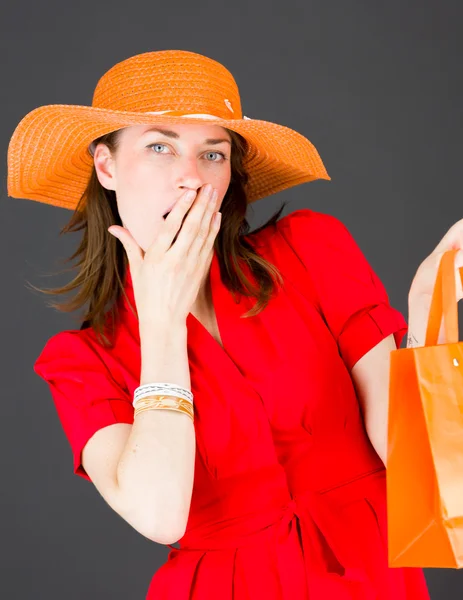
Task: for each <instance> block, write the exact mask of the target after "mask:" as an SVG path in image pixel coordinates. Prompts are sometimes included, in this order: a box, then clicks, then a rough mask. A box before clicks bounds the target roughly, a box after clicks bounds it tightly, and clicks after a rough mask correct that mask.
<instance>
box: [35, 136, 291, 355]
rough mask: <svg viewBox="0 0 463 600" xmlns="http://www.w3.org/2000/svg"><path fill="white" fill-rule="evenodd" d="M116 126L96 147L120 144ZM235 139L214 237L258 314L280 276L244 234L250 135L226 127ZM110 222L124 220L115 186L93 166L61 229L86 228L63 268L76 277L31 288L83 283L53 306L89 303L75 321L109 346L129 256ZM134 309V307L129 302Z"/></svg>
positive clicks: (223, 269)
mask: <svg viewBox="0 0 463 600" xmlns="http://www.w3.org/2000/svg"><path fill="white" fill-rule="evenodd" d="M120 131H122V130H121V129H118V130H117V131H113V132H111V133H109V134H106V135H104V136H102V137H100V138H98V139H97V140H95V141H94V142H93V144H92V146H93V147H96V144H98V143H104V144H106V145H107V146H108V148H109V149H110V151H111V152H115V151H116V150H117V147H118V141H119V132H120ZM227 131H228V133H229V134H230V136H231V139H232V146H231V156H230V160H231V180H230V185H229V187H228V190H227V193H226V194H225V197H224V199H223V201H222V205H221V212H222V221H221V226H220V230H219V233H218V234H217V237H216V240H215V242H214V243H215V248H216V252H217V257H218V260H219V264H220V273H221V277H222V280H223V282H224V284H225V286H226V287H227V288H228V289H229V290H230V291H231V292H232V293H233V295H234V297H235V298H236V296H235V293H236V292H238V293H241V294H244V295H245V296H248V297H249V296H253V297H255V298H257V302H256V304H255V306H254V307H253V308H252V309H251V310H250V311H249V312H248V313H246V314H245V315H243V316H242V317H243V318H246V317H250V316H254V315H255V314H257V313H259V312H260V311H261V310H263V309H264V308H265V306H266V305H267V304H268V302H269V300H270V298H271V296H272V294H273V291H274V282H273V278H272V276H274V277H275V278H276V279H277V280H278V281H279V282H280V283H281V282H282V277H281V274H280V272H279V271H278V269H277V268H276V266H275V265H273V264H272V263H270V262H269V261H267V260H265V259H264V258H263V257H262V256H260V255H259V254H257V253H256V251H255V250H254V248H253V247H252V245H250V244H249V242H248V241H247V240H245V239H244V237H243V236H245V235H247V234H248V233H249V230H250V226H249V223H248V221H247V220H246V218H245V215H246V208H247V204H248V203H247V200H246V193H245V185H246V182H247V180H248V175H247V173H246V171H245V169H244V168H243V157H244V156H245V154H246V151H247V143H246V140H245V139H244V138H243V137H242V136H241V135H239V134H238V133H236V132H234V131H231V130H229V129H227ZM285 206H286V203H285V202H284V203H283V204H282V206H281V207H280V208H279V209H278V210H277V212H275V213H274V214H273V215H272V216H271V218H270V219H269V220H268V221H267V222H265V223H264V224H263V225H261V226H260V227H259V228H258V229H256V230H254V231H253V232H251V233H252V234H255V233H257V232H259V231H261V230H262V229H264V228H265V227H268V226H271V225H273V224H274V223H276V221H277V220H278V217H279V216H280V214H281V212H282V210H283V209H284V207H285ZM111 225H121V226H122V222H121V218H120V216H119V212H118V210H117V203H116V196H115V192H114V191H113V190H107V189H106V188H104V187H103V186H102V185H101V184H100V182H99V180H98V177H97V175H96V171H95V168H93V170H92V173H91V175H90V178H89V181H88V184H87V187H86V189H85V191H84V193H83V194H82V196H81V199H80V201H79V203H78V205H77V207H76V210H75V211H74V213H73V214H72V216H71V219H70V220H69V222H68V223H67V224H66V225H65V226H64V227H63V229H62V230H61V231H60V235H61V234H63V233H70V232H75V231H80V230H83V232H84V233H83V236H82V239H81V241H80V244H79V246H78V248H77V250H76V251H75V252H74V254H73V255H72V256H70V257H69V258H67V259H65V261H64V262H65V263H68V262H69V261H71V260H73V259H74V258H77V257H79V259H78V261H77V265H76V266H73V267H71V268H70V269H64V271H61V272H67V271H69V270H71V271H73V270H75V269H78V273H77V275H76V277H75V278H74V279H73V280H72V281H70V282H69V283H68V284H66V285H64V286H63V287H58V288H48V289H40V288H37V287H35V286H33V285H32V284H31V285H32V287H33V288H34V289H35V290H37V291H39V292H42V293H44V294H48V295H62V294H65V293H67V292H70V291H73V290H75V289H77V288H80V289H79V291H78V292H77V293H76V294H75V296H74V297H73V298H72V299H71V300H69V301H67V302H62V303H55V302H49V303H47V304H48V306H49V307H51V308H55V309H57V310H58V311H61V312H73V311H75V310H77V309H78V308H80V307H81V306H83V305H84V304H85V303H86V302H87V301H88V302H89V306H88V310H87V312H86V313H85V314H84V317H83V319H81V318H80V319H79V317H77V320H78V322H79V325H80V324H81V327H80V328H81V329H83V328H84V327H92V328H93V330H94V332H95V334H96V335H97V337H98V338H99V340H100V343H102V344H103V345H104V346H106V345H111V342H110V341H109V339H108V338H107V337H106V335H105V327H106V324H107V323H106V320H107V318H108V315H109V316H110V317H111V320H112V324H113V332H114V324H115V322H117V320H118V316H119V311H118V302H117V301H118V299H119V298H120V296H121V295H122V294H123V295H124V296H125V297H126V294H125V292H124V284H123V281H124V276H125V271H126V268H127V265H128V259H127V255H126V252H125V249H124V247H123V246H122V243H121V242H120V241H119V240H118V239H117V238H115V237H114V236H112V235H111V234H110V233H109V232H108V227H110V226H111ZM240 259H241V260H244V261H245V262H246V263H247V264H248V266H249V268H250V270H251V272H252V274H253V276H254V277H255V278H256V281H257V289H256V288H254V287H253V286H252V285H251V283H250V282H249V280H248V279H247V278H246V276H245V275H244V273H243V271H242V270H241V269H240V267H239V262H238V261H239V260H240ZM130 308H131V309H132V311H133V312H134V315H135V314H136V313H135V308H134V307H132V306H130Z"/></svg>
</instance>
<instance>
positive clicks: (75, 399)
mask: <svg viewBox="0 0 463 600" xmlns="http://www.w3.org/2000/svg"><path fill="white" fill-rule="evenodd" d="M104 352H105V350H104V349H103V348H102V347H101V350H98V349H97V348H96V347H95V345H94V343H93V342H91V341H89V338H88V337H86V336H84V335H83V333H82V332H79V331H76V332H74V331H65V332H60V333H58V334H57V335H55V336H53V337H52V338H50V339H49V340H48V342H47V343H46V344H45V347H44V348H43V350H42V352H41V354H40V355H39V357H38V358H37V360H36V362H35V363H34V371H35V372H36V373H37V375H39V376H40V377H42V379H44V380H45V381H46V382H47V383H48V385H49V388H50V392H51V395H52V399H53V401H54V404H55V407H56V411H57V413H58V417H59V420H60V422H61V425H62V428H63V430H64V433H65V435H66V437H67V439H68V442H69V444H70V446H71V450H72V454H73V467H74V473H75V474H76V475H79V476H81V477H83V478H84V479H87V480H88V481H91V479H90V477H89V476H88V475H87V473H86V471H85V470H84V468H83V466H82V449H83V447H84V446H85V444H86V443H87V441H88V440H89V439H90V438H91V437H92V435H93V434H94V433H95V432H96V431H98V430H99V429H101V428H103V427H106V426H107V425H111V424H113V423H133V406H132V402H131V397H130V396H129V394H128V392H127V391H126V390H125V389H124V384H123V382H121V381H120V380H119V381H118V380H117V379H116V378H115V377H116V376H117V375H116V373H117V369H116V365H114V364H108V361H106V360H105V354H104ZM113 360H114V359H113Z"/></svg>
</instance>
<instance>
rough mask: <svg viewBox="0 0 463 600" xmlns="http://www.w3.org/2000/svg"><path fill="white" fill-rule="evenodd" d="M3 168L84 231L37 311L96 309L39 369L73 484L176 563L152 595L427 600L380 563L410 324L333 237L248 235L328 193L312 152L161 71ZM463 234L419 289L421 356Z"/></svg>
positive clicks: (27, 130) (120, 90) (297, 217)
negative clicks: (399, 369)
mask: <svg viewBox="0 0 463 600" xmlns="http://www.w3.org/2000/svg"><path fill="white" fill-rule="evenodd" d="M8 169H9V170H8V190H9V194H10V195H11V196H13V197H18V198H29V199H32V200H37V201H39V202H44V203H48V204H52V205H56V206H61V207H65V208H68V209H71V210H73V211H74V212H73V214H72V218H71V221H70V223H69V224H68V225H67V227H66V228H65V231H76V230H83V237H82V241H81V244H80V246H79V248H78V250H77V252H76V254H75V255H74V257H79V264H78V273H77V275H76V277H75V278H74V279H73V281H71V283H69V284H68V285H67V286H66V287H64V288H61V289H58V290H45V291H46V293H49V294H50V293H53V294H56V293H65V292H69V291H72V290H75V289H79V291H78V293H77V294H76V296H75V298H74V299H73V300H72V301H71V302H69V303H68V304H67V305H64V306H62V305H56V304H53V305H52V306H55V307H57V308H59V309H60V310H68V311H69V310H75V309H77V308H79V307H81V306H83V305H84V304H85V303H87V302H88V310H87V312H86V313H85V316H84V319H83V323H82V324H81V326H80V327H79V328H77V329H75V330H69V331H62V332H60V333H58V334H56V335H54V336H53V337H51V338H50V339H49V340H48V342H47V343H46V345H45V347H44V349H43V351H42V352H41V354H40V356H39V357H38V359H37V361H36V363H35V366H34V368H35V371H36V373H37V374H39V375H40V376H41V377H43V379H45V380H46V381H47V382H48V384H49V386H50V390H51V394H52V396H53V399H54V402H55V403H56V409H57V412H58V415H59V417H60V419H61V422H62V425H63V429H64V431H65V433H66V435H67V437H68V439H69V443H70V445H71V448H72V451H73V457H74V472H75V473H76V474H77V475H79V476H81V477H84V478H86V479H88V480H89V481H91V482H93V484H94V485H95V487H96V488H97V490H98V492H99V493H100V494H101V495H102V497H103V498H104V499H105V501H106V502H107V503H108V504H109V506H111V508H113V509H114V510H115V511H116V512H117V513H118V514H119V515H121V517H122V518H124V519H125V520H126V521H127V522H128V523H129V524H130V525H131V526H132V527H134V528H135V529H136V530H137V531H139V532H140V533H141V534H142V535H144V536H146V537H147V538H149V539H151V540H153V541H155V542H158V543H161V544H167V545H169V546H170V547H171V551H170V554H169V559H168V560H167V561H166V563H165V564H164V565H162V567H161V568H160V569H159V570H158V571H157V572H156V573H155V574H154V576H153V579H152V581H151V584H150V585H149V590H148V595H147V598H148V599H151V598H152V599H156V600H171V599H172V600H173V599H174V598H175V599H176V600H187V599H198V600H205V599H206V598H214V599H220V600H226V599H232V598H233V599H239V600H242V599H243V600H244V599H246V600H247V599H253V600H254V599H256V600H257V599H261V598H265V599H266V600H272V599H284V600H289V599H291V600H303V599H309V598H310V600H327V599H331V598H333V599H336V600H348V599H349V600H351V599H352V600H353V599H355V600H373V599H377V600H386V599H394V600H405V599H407V600H412V599H413V600H419V599H426V598H428V597H429V596H428V592H427V589H426V583H425V578H424V575H423V572H422V570H420V569H391V568H389V567H388V562H387V528H386V487H385V473H386V470H385V462H386V423H387V391H388V371H389V353H390V352H391V350H393V349H395V348H397V347H398V346H399V345H400V343H401V340H402V338H403V336H404V335H405V333H406V331H407V323H406V322H405V319H404V318H403V316H402V315H401V314H400V313H399V312H398V311H397V310H396V309H394V308H393V307H391V306H390V304H389V301H388V296H387V294H386V291H385V288H384V286H383V285H382V283H381V281H380V279H379V278H378V277H377V275H376V274H375V272H374V271H373V270H372V268H371V267H370V265H369V263H368V262H367V260H366V258H365V257H364V255H363V254H362V252H361V250H360V248H359V247H358V245H357V244H356V242H355V240H354V239H353V238H352V236H351V235H350V233H349V231H348V230H347V228H346V227H345V226H344V225H343V224H342V222H341V221H339V220H338V219H337V218H335V217H333V216H330V215H327V214H324V213H320V212H316V211H313V210H310V209H302V210H297V211H295V212H294V213H292V214H290V215H287V216H285V217H283V218H281V219H280V220H278V217H279V215H280V213H281V210H282V209H280V210H279V211H278V212H277V213H276V214H275V215H274V216H273V217H272V218H271V219H270V221H268V222H267V223H266V224H265V225H263V226H262V227H260V228H259V229H258V230H256V231H254V232H249V226H248V223H247V221H246V218H245V216H246V209H247V206H248V204H250V203H252V202H254V201H256V200H258V199H260V198H264V197H266V196H268V195H271V194H273V193H276V192H278V191H279V190H283V189H285V188H289V187H291V186H295V185H298V184H301V183H304V182H309V181H312V180H315V179H320V178H321V179H329V176H328V174H327V172H326V170H325V168H324V166H323V163H322V161H321V159H320V157H319V155H318V153H317V151H316V150H315V148H314V147H313V145H312V144H311V143H310V142H309V141H308V140H307V139H306V138H305V137H303V136H302V135H300V134H298V133H297V132H295V131H293V130H291V129H288V128H287V127H283V126H280V125H277V124H274V123H269V122H266V121H260V120H253V119H249V118H247V117H244V116H242V110H241V102H240V96H239V91H238V88H237V85H236V83H235V80H234V79H233V77H232V75H231V74H230V73H229V71H228V70H227V69H226V68H225V67H224V66H222V65H221V64H219V63H217V62H216V61H214V60H212V59H210V58H207V57H205V56H202V55H199V54H195V53H192V52H186V51H161V52H148V53H145V54H141V55H138V56H134V57H131V58H129V59H127V60H124V61H122V62H120V63H118V64H116V65H115V66H114V67H112V68H111V69H110V70H109V71H108V72H107V73H105V75H103V77H102V78H101V79H100V81H99V82H98V85H97V87H96V89H95V93H94V98H93V103H92V106H89V107H86V106H68V105H53V106H44V107H40V108H37V109H35V110H33V111H32V112H31V113H29V114H28V115H27V116H26V117H25V118H24V119H23V120H22V121H21V123H20V124H19V125H18V127H17V128H16V130H15V132H14V134H13V136H12V139H11V142H10V147H9V153H8ZM461 229H462V226H461V223H458V224H456V225H455V226H454V228H453V229H452V230H451V231H450V232H449V233H448V234H447V236H446V238H444V240H443V241H442V242H441V245H440V246H439V247H438V248H437V249H436V250H435V251H434V253H433V254H432V255H431V256H430V257H428V258H427V259H426V260H425V261H424V262H423V263H422V265H421V266H420V269H419V270H418V272H417V275H416V277H415V279H414V281H413V284H412V287H411V289H410V295H409V307H410V323H411V324H410V323H409V325H410V329H409V343H422V339H423V336H424V329H425V326H426V322H427V320H426V310H427V309H428V306H427V304H426V298H427V297H428V295H429V294H430V291H432V288H433V284H434V280H435V273H436V269H437V265H438V259H439V257H440V256H441V254H442V252H443V251H444V250H446V249H447V247H448V246H449V244H451V243H455V240H456V239H457V237H458V236H461ZM457 234H458V235H457ZM412 327H413V328H412ZM412 334H414V336H415V337H416V338H418V339H417V340H416V339H414V338H412ZM175 542H178V546H179V547H178V548H176V547H173V546H172V544H173V543H175Z"/></svg>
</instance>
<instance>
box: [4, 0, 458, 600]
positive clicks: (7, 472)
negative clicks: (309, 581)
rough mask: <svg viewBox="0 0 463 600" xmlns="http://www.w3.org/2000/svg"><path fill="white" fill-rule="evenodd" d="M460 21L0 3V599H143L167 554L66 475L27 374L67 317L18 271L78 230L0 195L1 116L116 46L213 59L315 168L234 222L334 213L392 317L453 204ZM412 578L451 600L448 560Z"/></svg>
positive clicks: (364, 1)
mask: <svg viewBox="0 0 463 600" xmlns="http://www.w3.org/2000/svg"><path fill="white" fill-rule="evenodd" d="M462 17H463V8H462V4H461V2H457V1H450V0H439V1H437V0H434V2H433V1H432V0H419V1H418V0H413V1H408V2H405V1H404V0H389V1H388V2H379V1H377V2H372V1H371V0H355V1H354V0H351V1H346V0H336V1H327V0H323V1H321V0H320V1H313V0H304V1H301V2H296V1H295V0H286V1H284V2H278V3H274V2H272V1H269V0H252V1H251V2H249V3H245V2H237V1H235V0H234V1H233V2H232V1H230V2H228V3H224V2H220V1H219V2H217V1H216V2H210V3H207V4H206V3H203V4H201V3H199V4H198V3H196V2H189V1H187V0H180V2H175V3H174V2H165V3H160V2H157V3H153V2H147V1H146V2H137V1H133V0H132V1H130V2H120V1H119V2H118V0H112V1H111V2H105V1H101V2H92V3H90V2H87V1H85V2H82V1H81V2H78V3H74V2H46V1H45V2H43V1H42V2H34V1H33V0H30V1H29V2H25V1H24V0H16V2H9V3H3V5H2V9H1V12H0V48H1V56H2V61H1V67H0V68H1V70H2V77H1V80H2V86H1V88H0V95H1V107H2V118H1V120H0V128H1V136H2V140H3V149H4V161H3V163H2V180H3V187H2V195H1V198H0V200H1V202H0V219H1V226H2V227H1V231H2V235H1V236H0V244H1V256H2V262H1V264H2V284H3V286H2V291H3V293H2V294H1V308H2V317H3V318H2V328H1V334H2V342H3V343H2V346H1V354H2V356H1V363H0V364H1V381H2V404H1V409H2V413H1V418H0V424H1V435H0V444H1V446H0V450H1V452H0V461H1V469H2V491H1V495H0V502H1V506H0V514H1V520H2V522H1V531H2V536H1V538H2V542H1V544H2V547H1V553H2V561H1V567H0V569H1V573H0V596H1V597H2V598H8V600H15V599H19V598H20V599H29V598H30V599H32V598H34V599H37V598H46V599H47V600H52V599H54V598H57V599H60V600H61V599H63V598H66V600H77V599H79V600H80V599H82V598H98V599H101V600H104V599H111V600H116V599H124V600H127V599H128V598H130V599H131V600H135V599H138V600H143V598H144V597H145V594H146V591H147V587H148V584H149V582H150V579H151V577H152V575H153V573H154V571H155V570H156V569H157V568H158V567H159V566H160V565H161V563H162V562H163V561H164V560H165V558H166V555H167V551H168V549H167V548H166V547H164V546H161V545H157V544H154V543H152V542H150V541H148V540H147V539H145V538H144V537H142V536H141V535H140V534H138V533H137V532H136V531H135V530H134V529H132V528H131V527H130V526H129V525H128V524H127V523H126V522H125V521H123V520H122V519H121V518H120V517H119V516H118V515H117V514H116V513H115V512H113V511H112V510H111V509H110V508H109V507H108V505H106V504H105V502H104V500H103V499H102V498H101V497H100V496H99V495H98V493H97V492H96V489H95V488H94V487H93V486H92V484H90V483H89V482H86V481H84V480H83V479H80V478H78V477H76V476H74V475H73V474H72V458H71V452H70V449H69V447H68V445H67V442H66V439H65V437H64V434H63V432H62V430H61V427H60V424H59V421H58V417H57V415H56V413H55V409H54V406H53V404H52V401H51V397H50V394H49V391H48V387H47V385H46V384H45V382H43V381H42V380H40V378H38V377H37V376H36V375H35V373H34V372H33V370H32V365H33V362H34V360H35V359H36V357H37V356H38V354H39V352H40V351H41V349H42V347H43V345H44V344H45V342H46V340H47V339H48V338H49V337H51V336H52V335H53V334H54V333H56V332H58V331H61V330H63V329H68V328H72V327H74V320H73V317H72V316H71V315H64V314H59V313H56V312H55V311H52V310H51V309H48V308H46V307H45V304H44V298H43V297H42V296H41V295H38V294H34V293H33V292H31V291H29V290H28V289H26V287H25V280H28V281H31V282H32V283H34V284H36V285H39V286H52V285H58V284H63V283H64V282H65V280H66V279H65V278H63V277H55V278H51V277H50V278H46V277H44V276H43V274H44V273H48V272H51V271H56V270H59V268H61V266H63V263H62V261H63V260H64V259H65V258H66V257H68V256H70V255H71V253H72V252H73V251H74V249H75V247H76V246H77V243H78V240H77V239H76V236H75V235H74V236H64V237H59V233H58V232H59V230H60V229H61V227H63V226H64V224H65V223H66V222H67V220H68V219H69V218H70V216H71V212H70V211H67V210H66V209H60V208H56V207H51V206H47V205H45V204H41V203H38V202H33V201H27V200H18V199H11V198H8V197H7V193H6V150H7V145H8V140H9V137H10V136H11V134H12V133H13V130H14V128H15V126H16V124H17V123H18V122H19V120H20V119H21V118H22V117H23V116H24V115H25V114H26V113H27V112H29V111H30V110H32V109H33V108H35V107H37V106H39V105H43V104H61V103H65V104H90V103H91V98H92V93H93V89H94V87H95V85H96V83H97V81H98V79H99V77H100V76H101V75H103V73H104V72H105V71H106V70H108V69H109V68H110V67H111V66H112V65H113V64H115V63H116V62H119V61H120V60H123V59H125V58H128V57H129V56H131V55H134V54H138V53H141V52H146V51H150V50H165V49H185V50H192V51H195V52H200V53H203V54H206V55H208V56H210V57H211V58H214V59H216V60H218V61H220V62H222V63H223V64H224V65H225V66H226V67H227V68H228V69H229V70H230V71H231V72H232V73H233V75H234V76H235V79H236V81H237V83H238V86H239V88H240V91H241V97H242V106H243V111H244V114H245V115H247V116H249V117H251V118H258V119H265V120H269V121H275V122H278V123H281V124H283V125H286V126H288V127H292V128H294V129H296V130H298V131H300V132H301V133H302V134H304V135H306V136H307V137H308V138H309V139H310V140H311V141H312V142H313V143H314V144H315V146H316V147H317V149H318V150H319V152H320V154H321V156H322V159H323V160H324V162H325V165H326V167H327V169H328V172H329V174H330V175H331V177H332V181H331V182H323V181H318V182H314V183H310V184H304V185H302V186H299V187H296V188H293V189H290V190H286V191H285V192H282V193H280V194H277V195H274V196H271V197H269V198H267V199H264V200H260V201H258V202H257V203H255V204H253V205H252V207H251V208H250V210H249V219H250V221H251V224H252V225H253V226H257V225H258V224H260V223H261V222H262V221H263V220H264V219H266V218H268V217H269V216H270V214H271V213H273V211H274V210H276V208H278V207H279V205H280V203H281V202H282V201H283V200H290V201H291V203H290V205H289V206H288V207H287V208H286V210H285V213H284V214H287V213H288V212H292V211H293V210H296V209H298V208H302V207H310V208H313V209H315V210H319V211H323V212H327V213H331V214H334V215H336V216H337V217H339V218H340V219H341V220H343V221H344V223H345V224H346V225H347V226H348V227H349V228H350V230H351V232H352V233H353V235H354V236H355V238H356V239H357V241H358V243H359V244H360V246H361V248H362V249H363V251H364V252H365V254H366V255H367V257H368V259H369V260H370V263H371V264H372V266H373V267H374V269H375V270H376V271H377V273H378V274H379V276H380V277H381V279H382V280H383V282H384V284H385V285H386V288H387V290H388V292H389V297H390V300H391V303H392V304H393V305H394V306H395V307H396V308H398V309H399V310H401V311H402V312H403V313H404V315H405V316H407V293H408V289H409V286H410V283H411V280H412V278H413V275H414V273H415V271H416V269H417V267H418V265H419V263H420V262H421V261H422V260H423V259H424V258H425V257H426V256H427V255H428V254H429V253H430V252H431V251H432V250H433V248H434V246H435V245H436V244H437V243H438V241H439V240H440V239H441V237H442V236H443V235H444V234H445V232H446V231H447V230H448V228H449V227H450V226H451V225H452V224H453V223H454V222H455V221H457V220H459V219H460V218H462V216H463V214H462V213H463V211H462V202H461V192H460V188H461V181H460V179H461V166H460V165H461V160H462V150H461V148H462V145H461V139H462V124H461V92H462V69H461V58H462V45H463V42H462V36H461V30H462V24H463V23H462ZM77 235H79V234H77ZM66 238H69V239H66ZM426 577H427V580H428V582H429V588H430V592H431V595H432V598H433V599H436V600H437V599H438V598H442V599H443V598H445V599H447V600H451V599H456V598H461V597H462V592H463V577H462V573H460V572H459V571H455V570H450V569H445V570H438V569H429V570H427V571H426ZM218 600H219V599H218Z"/></svg>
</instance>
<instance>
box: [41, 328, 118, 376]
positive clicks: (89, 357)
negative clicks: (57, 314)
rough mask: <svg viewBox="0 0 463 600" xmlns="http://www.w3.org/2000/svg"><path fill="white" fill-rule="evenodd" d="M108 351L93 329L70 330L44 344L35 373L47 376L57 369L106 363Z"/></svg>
mask: <svg viewBox="0 0 463 600" xmlns="http://www.w3.org/2000/svg"><path fill="white" fill-rule="evenodd" d="M106 355H107V349H106V348H104V347H103V346H101V345H100V344H98V343H97V341H96V339H95V336H94V335H92V329H90V328H85V327H83V328H81V329H68V330H64V331H60V332H58V333H56V334H54V335H52V336H51V337H50V338H49V339H48V340H47V341H46V342H45V344H44V346H43V348H42V350H41V352H40V354H39V356H38V357H37V359H36V360H35V363H34V371H35V372H36V373H37V374H39V375H42V374H45V372H47V371H48V370H50V371H51V370H53V371H54V370H55V369H56V368H57V367H58V368H60V367H64V366H66V365H67V366H70V365H71V364H73V365H80V366H81V367H84V365H88V364H89V363H90V362H100V363H102V362H104V358H105V356H106Z"/></svg>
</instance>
